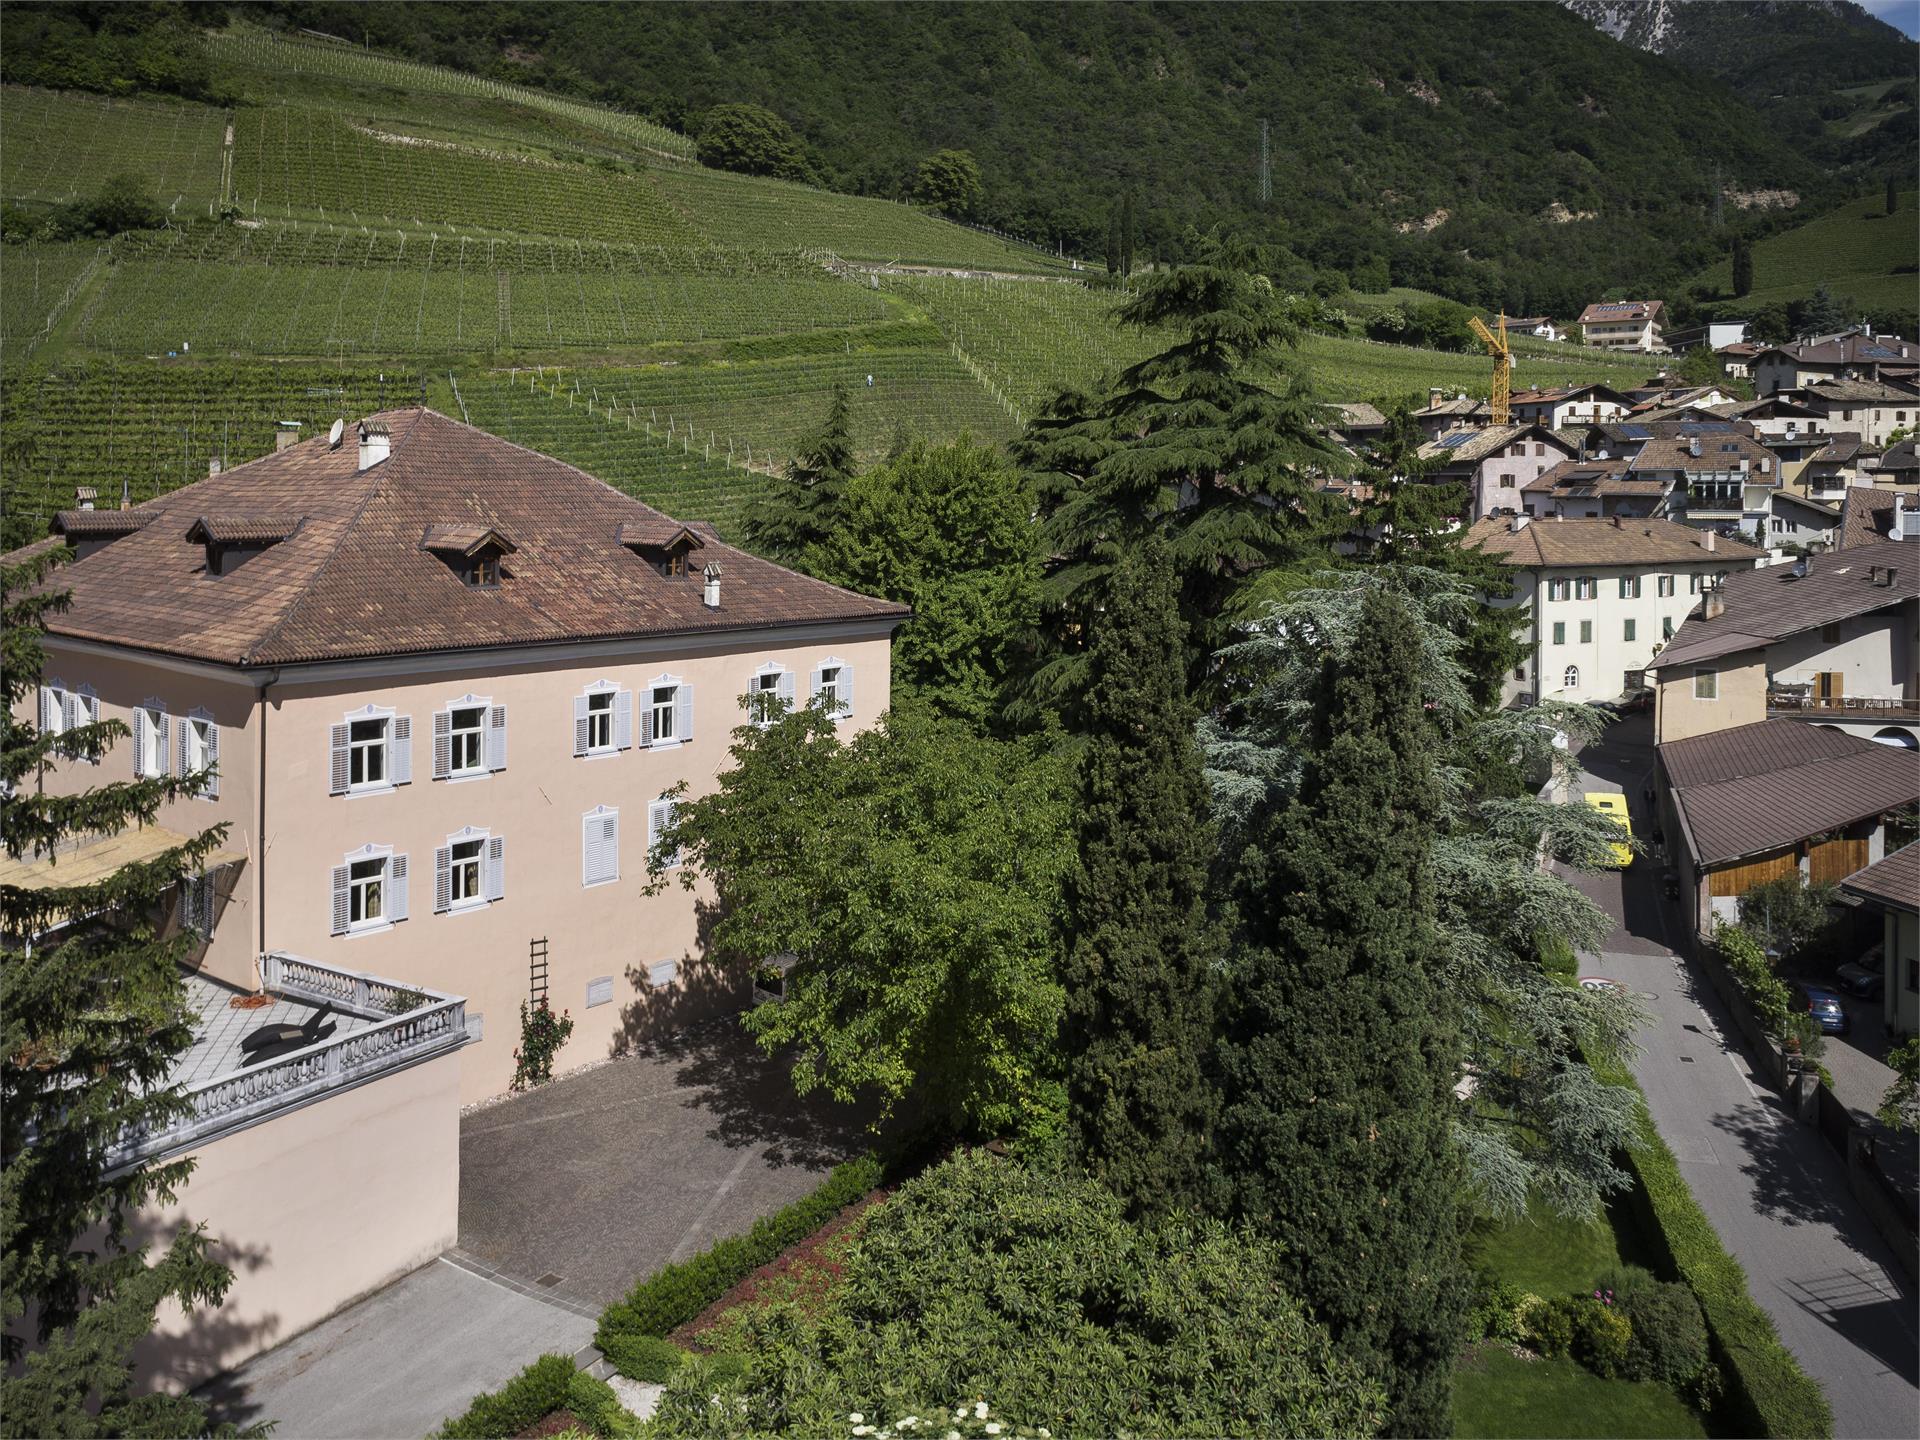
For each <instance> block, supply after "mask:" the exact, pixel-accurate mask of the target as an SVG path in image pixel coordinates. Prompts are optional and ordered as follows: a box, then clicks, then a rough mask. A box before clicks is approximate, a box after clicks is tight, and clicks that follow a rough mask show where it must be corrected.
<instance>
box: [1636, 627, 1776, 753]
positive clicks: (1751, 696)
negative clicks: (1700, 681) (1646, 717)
mask: <svg viewBox="0 0 1920 1440" xmlns="http://www.w3.org/2000/svg"><path fill="white" fill-rule="evenodd" d="M1699 670H1711V671H1713V672H1714V673H1715V675H1716V676H1718V685H1717V690H1718V693H1717V695H1716V697H1715V698H1714V699H1712V700H1700V699H1696V698H1695V697H1694V693H1693V681H1694V673H1695V672H1696V671H1699ZM1653 705H1654V710H1653V739H1654V743H1655V744H1656V745H1664V744H1666V743H1667V742H1668V741H1669V740H1686V739H1690V738H1691V737H1693V736H1695V735H1709V734H1712V733H1713V732H1714V731H1715V730H1731V729H1732V728H1733V727H1734V726H1736V725H1752V724H1756V723H1758V722H1759V721H1761V720H1764V719H1766V718H1767V667H1766V664H1765V663H1764V661H1763V660H1762V658H1761V655H1760V653H1759V652H1757V651H1753V650H1744V651H1742V652H1741V653H1740V654H1738V655H1724V656H1722V657H1720V658H1719V659H1717V660H1706V661H1702V662H1701V663H1700V664H1698V665H1680V666H1676V667H1674V668H1673V669H1672V670H1670V671H1668V670H1662V671H1660V672H1659V681H1658V683H1657V684H1656V685H1655V686H1654V700H1653Z"/></svg>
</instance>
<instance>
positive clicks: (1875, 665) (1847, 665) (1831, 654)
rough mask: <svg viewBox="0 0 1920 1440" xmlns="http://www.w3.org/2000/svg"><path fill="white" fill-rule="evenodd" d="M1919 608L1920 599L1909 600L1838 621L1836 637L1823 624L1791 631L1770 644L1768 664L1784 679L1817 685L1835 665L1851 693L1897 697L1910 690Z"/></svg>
mask: <svg viewBox="0 0 1920 1440" xmlns="http://www.w3.org/2000/svg"><path fill="white" fill-rule="evenodd" d="M1916 611H1920V604H1916V602H1914V601H1911V600H1909V601H1907V602H1906V603H1905V604H1904V605H1900V606H1898V607H1889V608H1888V609H1886V610H1882V611H1877V612H1875V613H1873V614H1869V615H1857V616H1854V617H1853V618H1851V619H1847V620H1842V621H1839V622H1838V624H1837V627H1836V628H1837V629H1838V631H1839V638H1838V639H1837V640H1827V639H1824V638H1823V636H1824V634H1825V633H1826V631H1825V628H1824V627H1820V626H1816V627H1815V628H1814V629H1811V630H1805V631H1802V632H1801V633H1800V634H1798V635H1790V636H1788V637H1787V638H1786V639H1784V640H1781V641H1779V642H1778V643H1776V644H1774V645H1772V646H1769V647H1768V649H1767V668H1768V669H1769V670H1771V671H1772V673H1773V677H1774V679H1776V680H1778V681H1780V682H1781V683H1783V684H1793V685H1801V684H1813V683H1815V681H1816V678H1817V676H1818V675H1819V673H1820V672H1821V671H1834V670H1837V671H1840V672H1841V673H1842V674H1844V675H1845V676H1846V681H1845V685H1846V690H1845V693H1846V694H1848V695H1863V696H1873V697H1877V698H1880V699H1894V698H1897V697H1899V696H1902V695H1905V694H1908V693H1910V692H1909V690H1908V686H1910V685H1911V684H1912V683H1913V677H1914V657H1913V654H1912V643H1913V642H1912V636H1913V631H1914V624H1913V620H1912V619H1911V618H1910V615H1911V613H1912V612H1916ZM1902 612H1909V613H1902Z"/></svg>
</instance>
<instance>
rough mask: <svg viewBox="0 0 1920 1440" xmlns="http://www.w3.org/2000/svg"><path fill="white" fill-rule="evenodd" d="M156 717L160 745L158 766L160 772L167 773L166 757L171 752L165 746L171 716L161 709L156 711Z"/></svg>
mask: <svg viewBox="0 0 1920 1440" xmlns="http://www.w3.org/2000/svg"><path fill="white" fill-rule="evenodd" d="M156 718H157V719H158V721H159V724H160V746H159V749H160V767H161V768H160V773H161V774H162V775H164V774H166V773H167V771H166V765H167V757H168V756H170V755H171V754H172V753H173V752H172V751H171V750H169V749H168V748H167V737H168V735H169V734H170V733H171V729H170V721H171V719H172V717H171V716H169V715H168V714H167V712H166V711H164V710H161V711H159V712H157V714H156Z"/></svg>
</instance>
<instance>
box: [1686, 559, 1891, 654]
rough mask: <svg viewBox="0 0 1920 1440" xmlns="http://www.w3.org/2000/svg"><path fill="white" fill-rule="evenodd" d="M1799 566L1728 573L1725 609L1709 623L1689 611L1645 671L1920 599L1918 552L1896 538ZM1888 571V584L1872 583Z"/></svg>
mask: <svg viewBox="0 0 1920 1440" xmlns="http://www.w3.org/2000/svg"><path fill="white" fill-rule="evenodd" d="M1806 567H1807V573H1806V574H1805V575H1795V574H1794V571H1795V569H1797V568H1798V567H1796V566H1793V565H1768V566H1766V567H1764V568H1762V569H1759V570H1740V571H1736V572H1735V573H1733V574H1731V575H1729V576H1727V578H1726V579H1725V580H1724V581H1722V582H1721V586H1720V597H1721V599H1722V600H1724V601H1725V602H1726V609H1725V610H1724V611H1723V612H1722V613H1720V614H1719V615H1716V616H1714V617H1713V619H1711V620H1709V619H1708V618H1707V617H1706V615H1705V613H1704V611H1705V607H1704V606H1696V607H1694V612H1693V614H1691V615H1689V616H1688V617H1687V620H1686V623H1685V624H1683V625H1682V626H1681V627H1680V630H1679V633H1678V634H1676V635H1675V636H1674V637H1673V639H1672V640H1671V641H1669V642H1668V644H1667V648H1666V649H1664V650H1662V651H1661V652H1660V654H1659V655H1658V656H1656V657H1655V659H1654V662H1653V665H1652V666H1651V667H1650V668H1652V669H1655V670H1664V669H1666V668H1667V667H1669V666H1672V665H1693V664H1698V663H1699V662H1700V661H1702V660H1712V659H1716V658H1718V657H1719V656H1722V655H1735V654H1738V653H1739V652H1740V651H1742V650H1752V649H1754V648H1756V647H1757V646H1762V645H1771V644H1772V643H1773V642H1774V641H1776V640H1784V639H1785V638H1786V637H1787V636H1789V635H1799V634H1802V633H1804V632H1806V631H1808V630H1816V629H1818V628H1819V627H1820V626H1822V625H1831V624H1832V623H1833V622H1834V621H1836V620H1846V619H1849V618H1851V617H1852V616H1855V615H1866V614H1869V613H1870V612H1872V611H1875V610H1879V609H1882V608H1884V607H1886V606H1889V605H1897V604H1899V603H1901V602H1902V601H1906V600H1912V599H1913V598H1914V597H1915V596H1920V552H1916V551H1914V550H1911V549H1909V548H1908V547H1906V546H1905V545H1903V544H1901V543H1900V542H1899V541H1895V540H1883V541H1881V542H1880V543H1879V544H1877V545H1872V546H1862V547H1859V548H1857V549H1851V550H1845V549H1843V550H1836V551H1834V552H1833V553H1832V554H1828V555H1815V556H1814V557H1812V558H1811V559H1810V560H1808V561H1807V562H1806ZM1889 570H1891V571H1892V572H1893V583H1892V584H1891V585H1883V584H1879V583H1877V579H1876V577H1877V576H1879V577H1884V576H1885V575H1886V573H1887V572H1888V571H1889Z"/></svg>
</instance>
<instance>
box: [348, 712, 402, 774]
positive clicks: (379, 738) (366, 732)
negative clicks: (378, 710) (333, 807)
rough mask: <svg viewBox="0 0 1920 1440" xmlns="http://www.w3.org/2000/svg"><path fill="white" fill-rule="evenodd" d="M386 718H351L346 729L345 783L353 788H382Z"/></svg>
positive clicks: (385, 762) (390, 722) (384, 766)
mask: <svg viewBox="0 0 1920 1440" xmlns="http://www.w3.org/2000/svg"><path fill="white" fill-rule="evenodd" d="M392 723H393V722H392V721H391V719H389V718H387V717H384V716H383V717H382V718H380V719H378V720H354V721H352V722H350V723H349V725H348V729H347V786H348V788H349V789H353V790H370V789H374V788H377V787H378V788H384V787H385V786H386V784H387V727H388V726H389V725H391V724H392Z"/></svg>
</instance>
